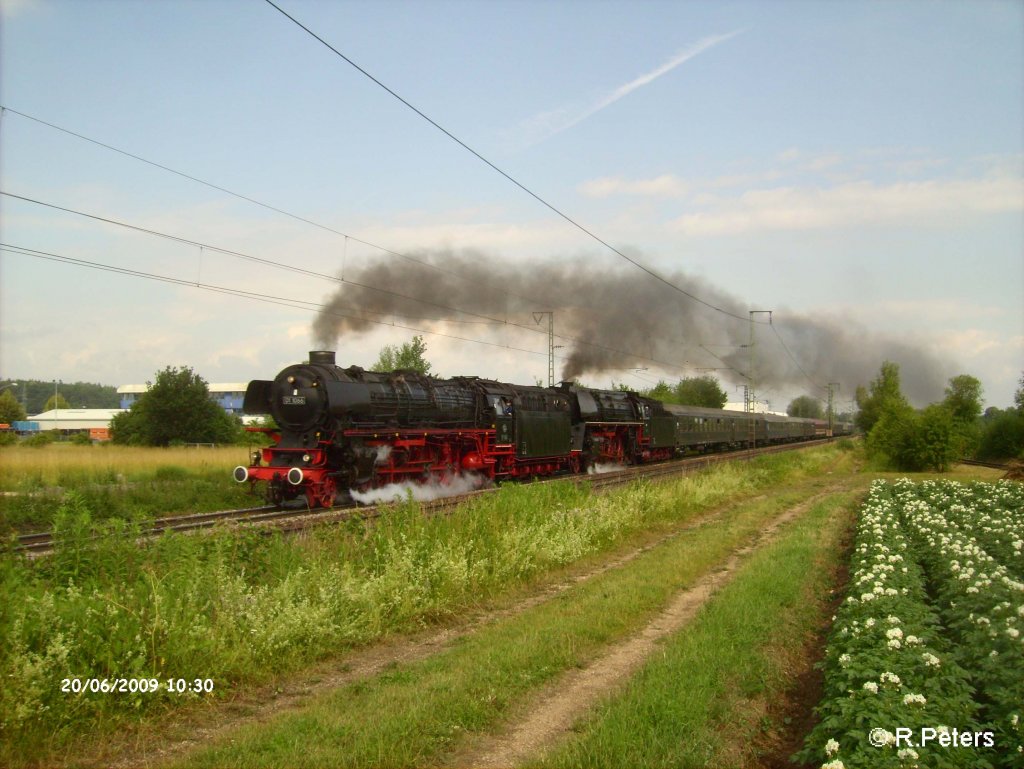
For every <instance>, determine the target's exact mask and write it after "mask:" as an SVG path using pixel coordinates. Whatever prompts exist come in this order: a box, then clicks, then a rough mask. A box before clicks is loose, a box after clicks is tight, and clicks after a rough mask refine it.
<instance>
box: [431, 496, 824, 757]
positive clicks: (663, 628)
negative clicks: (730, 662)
mask: <svg viewBox="0 0 1024 769" xmlns="http://www.w3.org/2000/svg"><path fill="white" fill-rule="evenodd" d="M841 490H842V484H837V485H836V486H835V487H833V488H830V489H829V490H827V491H824V492H819V493H818V494H815V495H814V496H812V497H811V498H810V499H807V500H805V501H804V502H802V503H800V504H799V505H797V506H795V507H792V508H790V509H789V510H787V511H786V512H785V513H783V514H782V515H780V516H778V517H777V518H775V519H774V520H773V521H772V522H771V523H770V524H768V526H766V527H765V528H764V529H762V530H761V531H760V532H759V533H758V534H757V536H756V537H755V538H754V540H753V541H752V542H751V543H750V544H748V545H746V546H745V547H742V548H740V549H738V550H736V551H735V552H734V553H733V554H732V555H731V556H730V557H729V558H728V560H727V561H726V562H725V563H724V564H723V565H722V566H721V567H719V568H718V569H717V570H715V571H712V572H710V573H708V574H707V575H705V576H704V577H703V578H702V579H701V580H700V581H699V582H698V583H697V584H696V585H695V586H693V587H692V588H689V589H687V590H684V591H682V592H681V593H679V594H678V595H677V596H676V597H675V598H674V599H673V600H672V602H671V603H670V604H669V605H668V606H667V607H666V608H665V610H664V611H662V612H661V613H660V614H659V615H658V616H656V617H655V618H654V619H653V620H651V622H650V623H648V625H647V626H646V627H645V628H644V629H643V630H641V631H640V632H639V633H637V634H636V635H634V636H632V637H630V638H628V639H626V640H624V641H621V642H620V643H618V644H616V645H615V646H613V647H612V648H610V649H609V650H608V652H607V653H606V654H605V655H604V656H602V657H601V658H599V659H597V660H596V661H595V662H594V663H593V664H592V665H590V666H588V667H586V668H583V669H581V670H573V671H571V672H569V673H567V674H566V675H564V676H562V677H561V678H559V680H557V681H556V682H554V683H553V684H551V685H549V686H547V687H546V688H545V690H544V691H543V692H541V693H540V694H539V695H538V696H537V697H535V698H533V699H532V700H531V701H530V702H529V703H526V704H525V705H524V706H523V709H522V712H524V713H526V714H527V715H526V716H525V717H524V718H523V719H522V720H520V721H519V722H518V723H515V724H512V725H511V726H510V727H509V728H508V729H507V730H506V731H505V732H504V733H503V734H500V735H497V736H493V737H488V738H483V739H480V740H477V741H476V742H475V744H473V745H471V746H470V747H469V748H468V749H466V750H464V751H462V752H460V753H458V754H457V755H455V756H454V757H453V758H451V759H450V760H448V761H445V764H446V765H449V766H460V767H461V766H472V767H509V766H517V765H519V764H521V763H523V762H524V761H525V760H527V759H530V758H535V757H536V756H537V755H538V754H539V753H541V752H542V751H544V750H545V749H547V748H550V747H552V746H553V745H554V744H555V743H557V742H558V741H559V740H560V739H562V738H563V737H565V736H566V735H567V734H568V733H569V731H570V730H571V728H572V726H573V724H574V723H575V722H576V721H577V720H579V718H580V717H581V716H583V715H584V714H585V713H586V712H587V711H588V710H589V709H590V708H592V707H593V706H594V705H595V704H596V703H597V702H598V701H599V700H601V699H602V698H604V697H605V696H606V695H608V694H609V693H610V692H612V691H614V690H615V689H617V688H618V687H619V686H621V685H622V684H623V683H624V682H625V681H627V680H628V679H629V678H630V677H632V675H633V674H634V673H636V671H637V670H638V669H639V668H640V666H641V665H642V664H643V663H644V662H645V661H646V659H647V658H648V657H649V656H650V655H651V653H652V652H653V651H654V650H655V648H656V646H657V644H658V642H659V641H660V640H661V639H662V638H664V637H666V636H668V635H670V634H672V633H675V632H676V631H678V630H680V629H682V628H683V627H684V626H685V625H686V624H687V623H688V622H689V621H690V620H691V619H693V617H694V616H695V615H696V614H697V612H698V611H699V609H700V608H701V606H703V605H704V603H705V602H707V601H708V599H710V598H711V597H712V596H713V595H714V594H715V593H716V592H717V591H718V590H719V589H721V588H722V587H723V586H724V585H726V584H727V583H728V582H729V581H730V580H731V579H732V578H733V576H734V575H735V573H736V570H737V568H738V567H739V565H740V563H741V561H743V560H744V559H745V558H746V557H747V556H748V555H750V554H751V553H752V552H754V551H755V550H757V549H758V548H760V547H762V546H763V545H764V544H766V543H767V542H768V541H769V540H771V539H772V538H773V537H774V536H775V535H776V534H777V533H778V531H779V529H780V528H781V527H782V526H784V525H785V524H786V523H788V522H789V521H791V520H793V519H795V518H797V517H799V516H800V515H802V514H803V513H805V512H806V511H807V510H809V509H810V508H811V507H812V506H813V505H814V504H815V503H816V502H818V501H819V500H821V499H823V498H825V497H827V496H830V495H832V494H835V493H838V492H839V491H841Z"/></svg>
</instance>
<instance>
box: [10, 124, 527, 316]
mask: <svg viewBox="0 0 1024 769" xmlns="http://www.w3.org/2000/svg"><path fill="white" fill-rule="evenodd" d="M7 112H10V113H11V114H13V115H18V116H19V117H23V118H25V119H26V120H31V121H33V122H34V123H38V124H40V125H44V126H46V127H47V128H52V129H53V130H55V131H60V132H61V133H64V134H67V135H68V136H73V137H75V138H76V139H81V140H82V141H85V142H89V143H90V144H95V145H96V146H97V147H102V148H103V149H106V150H110V151H111V152H116V153H117V154H119V155H123V156H124V157H127V158H131V159H132V160H137V161H139V162H140V163H145V164H146V165H149V166H152V167H153V168H158V169H160V170H161V171H166V172H168V173H171V174H174V175H175V176H180V177H181V178H182V179H187V180H188V181H191V182H195V183H196V184H201V185H203V186H204V187H209V188H210V189H212V190H216V191H218V192H223V193H224V194H225V195H230V196H231V197H234V198H237V199H239V200H244V201H245V202H247V203H252V204H253V205H255V206H259V207H260V208H264V209H266V210H268V211H273V212H274V213H277V214H281V215H282V216H287V217H289V218H290V219H294V220H295V221H297V222H302V223H303V224H308V225H310V226H311V227H316V228H318V229H321V230H324V231H325V232H330V233H332V234H334V235H338V236H340V237H343V238H345V239H346V240H350V241H352V242H353V243H358V244H359V245H361V246H367V247H368V248H373V249H376V250H377V251H380V252H381V253H384V254H388V255H389V256H395V257H398V258H399V259H404V260H406V261H408V262H412V263H413V264H418V265H420V266H421V267H426V268H428V269H431V270H437V271H438V272H440V273H443V274H444V275H448V276H449V277H452V278H458V279H460V280H468V281H470V282H477V281H473V280H472V278H468V277H467V276H466V275H464V274H462V273H458V272H453V271H451V270H446V269H444V268H443V267H439V266H438V265H436V264H433V263H432V262H428V261H426V260H423V259H417V258H416V257H414V256H410V255H409V254H403V253H401V252H400V251H394V250H392V249H390V248H386V247H384V246H381V245H378V244H377V243H371V242H370V241H368V240H363V239H362V238H358V237H356V236H355V235H350V234H348V233H347V232H343V231H341V230H338V229H335V228H334V227H329V226H328V225H326V224H322V223H321V222H317V221H315V220H313V219H308V218H306V217H304V216H300V215H299V214H294V213H292V212H290V211H286V210H285V209H283V208H279V207H278V206H274V205H272V204H270V203H264V202H263V201H261V200H257V199H256V198H253V197H250V196H248V195H243V194H242V193H240V192H235V191H234V190H230V189H228V188H227V187H222V186H221V185H219V184H215V183H213V182H209V181H206V180H205V179H200V178H199V177H198V176H193V175H192V174H188V173H185V172H184V171H179V170H177V169H175V168H171V167H170V166H166V165H164V164H162V163H157V162H156V161H155V160H149V159H147V158H144V157H142V156H141V155H136V154H134V153H132V152H128V151H127V150H123V149H120V148H119V147H115V146H113V145H112V144H107V143H105V142H101V141H99V140H98V139H92V138H90V137H88V136H85V135H84V134H80V133H77V132H76V131H72V130H71V129H69V128H64V127H62V126H59V125H57V124H56V123H51V122H48V121H46V120H43V119H42V118H38V117H34V116H33V115H29V114H27V113H25V112H20V111H18V110H16V109H13V108H11V107H7V106H4V105H2V104H0V115H3V114H5V113H7ZM480 285H489V284H480ZM503 291H504V293H506V294H509V295H511V296H518V298H520V299H523V300H526V301H529V300H528V299H527V297H523V296H519V295H518V294H514V293H512V292H511V291H508V290H507V289H503Z"/></svg>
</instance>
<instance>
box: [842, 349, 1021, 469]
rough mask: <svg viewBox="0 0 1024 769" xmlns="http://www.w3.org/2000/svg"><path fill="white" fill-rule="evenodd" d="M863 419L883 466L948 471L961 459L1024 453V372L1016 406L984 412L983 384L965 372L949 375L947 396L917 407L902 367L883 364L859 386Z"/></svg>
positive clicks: (870, 443)
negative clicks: (904, 384) (904, 382)
mask: <svg viewBox="0 0 1024 769" xmlns="http://www.w3.org/2000/svg"><path fill="white" fill-rule="evenodd" d="M856 399H857V406H858V408H859V413H858V414H857V425H858V427H859V428H860V429H861V431H862V432H863V433H864V435H866V436H867V441H866V443H867V451H868V455H869V456H870V457H871V458H872V460H873V461H874V462H875V463H876V464H877V465H878V466H880V467H886V468H891V469H894V470H900V471H908V472H919V471H923V470H934V471H937V472H945V471H946V470H948V469H949V467H950V465H951V464H953V463H954V462H955V461H956V460H958V459H961V458H964V457H976V458H978V459H984V460H993V459H1000V460H1004V459H1012V458H1024V375H1022V376H1021V379H1020V387H1019V388H1018V389H1017V392H1016V394H1015V396H1014V406H1012V407H1010V408H1008V409H1005V410H1001V409H997V408H989V409H988V410H987V411H985V413H984V414H982V409H981V401H982V387H981V382H979V381H978V380H977V379H976V378H975V377H973V376H970V375H967V374H961V375H960V376H955V377H953V378H952V379H950V380H949V385H948V386H947V387H946V390H945V397H944V398H943V400H942V401H940V402H938V403H932V404H930V405H929V406H926V407H925V408H923V409H915V408H914V407H912V406H911V405H910V403H909V402H908V401H907V399H906V397H905V396H904V395H903V392H902V391H901V389H900V368H899V365H898V364H896V363H893V362H892V361H885V362H884V363H883V364H882V367H881V370H880V371H879V374H878V377H877V378H876V379H874V380H873V381H872V382H871V384H870V385H869V386H868V387H863V386H862V387H858V388H857V395H856Z"/></svg>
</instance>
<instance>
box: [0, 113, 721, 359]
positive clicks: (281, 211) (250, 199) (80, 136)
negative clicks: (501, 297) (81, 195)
mask: <svg viewBox="0 0 1024 769" xmlns="http://www.w3.org/2000/svg"><path fill="white" fill-rule="evenodd" d="M7 112H10V113H11V114H13V115H18V116H19V117H23V118H25V119H26V120H30V121H32V122H35V123H38V124H40V125H44V126H46V127H48V128H52V129H54V130H56V131H59V132H61V133H64V134H67V135H69V136H73V137H75V138H77V139H81V140H83V141H86V142H89V143H90V144H94V145H96V146H98V147H102V148H104V149H107V150H110V151H111V152H115V153H117V154H120V155H123V156H125V157H128V158H131V159H133V160H137V161H139V162H141V163H145V164H146V165H149V166H152V167H154V168H158V169H160V170H162V171H167V172H168V173H171V174H174V175H176V176H180V177H182V178H184V179H187V180H189V181H193V182H196V183H198V184H201V185H204V186H206V187H209V188H210V189H213V190H217V191H219V192H223V193H225V194H227V195H231V196H232V197H235V198H238V199H239V200H244V201H246V202H248V203H252V204H254V205H257V206H260V207H262V208H264V209H267V210H269V211H273V212H275V213H279V214H282V215H284V216H287V217H290V218H292V219H294V220H296V221H299V222H303V223H305V224H309V225H311V226H313V227H317V228H319V229H321V230H325V231H327V232H331V233H333V234H335V235H339V236H341V237H344V238H345V239H346V242H347V241H348V240H352V241H353V242H355V243H359V244H360V245H365V246H368V247H370V248H374V249H377V250H379V251H381V252H382V253H386V254H389V255H391V256H395V257H398V258H401V259H405V260H407V261H410V262H413V263H415V264H418V265H421V266H423V267H427V268H429V269H434V270H437V271H439V272H441V273H443V274H445V275H450V276H453V277H457V278H460V279H463V280H467V281H469V282H471V283H477V284H479V285H487V286H488V287H492V286H491V284H480V283H479V281H474V280H473V279H471V278H469V277H467V276H466V275H465V274H463V273H456V272H452V271H450V270H445V269H444V268H442V267H439V266H437V265H435V264H432V263H431V262H428V261H425V260H421V259H417V258H415V257H412V256H409V255H407V254H403V253H400V252H398V251H393V250H391V249H389V248H386V247H384V246H381V245H378V244H375V243H371V242H369V241H367V240H363V239H361V238H357V237H355V236H353V235H349V234H347V233H345V232H342V231H341V230H337V229H334V228H332V227H329V226H327V225H325V224H321V223H319V222H316V221H314V220H312V219H308V218H306V217H303V216H299V215H298V214H294V213H291V212H289V211H287V210H285V209H282V208H279V207H277V206H274V205H271V204H269V203H265V202H262V201H260V200H257V199H256V198H253V197H250V196H248V195H244V194H242V193H239V192H235V191H233V190H230V189H228V188H227V187H224V186H221V185H219V184H215V183H213V182H210V181H206V180H204V179H201V178H199V177H197V176H193V175H191V174H188V173H185V172H184V171H179V170H177V169H174V168H171V167H170V166H167V165H164V164H162V163H158V162H156V161H153V160H149V159H147V158H144V157H142V156H141V155H137V154H135V153H132V152H129V151H127V150H124V149H121V148H119V147H115V146H113V145H112V144H108V143H106V142H102V141H99V140H98V139H93V138H91V137H88V136H85V135H84V134H81V133H78V132H77V131H72V130H71V129H69V128H65V127H63V126H59V125H57V124H55V123H52V122H50V121H47V120H43V119H42V118H39V117H35V116H33V115H29V114H28V113H25V112H21V111H19V110H16V109H14V108H12V107H8V106H5V105H2V104H0V114H6V113H7ZM442 130H443V129H442ZM0 194H7V195H8V196H9V197H14V198H18V199H21V200H24V201H27V202H31V203H36V204H38V205H44V206H48V207H50V208H54V209H57V210H60V211H66V212H68V213H74V214H78V215H80V216H85V217H88V218H91V219H95V220H97V221H102V222H105V223H108V224H116V225H119V226H123V227H128V228H130V229H135V230H137V231H140V232H145V233H148V234H152V235H158V236H160V237H164V238H168V239H171V240H176V241H178V242H181V243H185V244H188V245H193V246H200V247H202V246H204V245H205V246H206V247H207V248H211V249H214V250H217V251H219V252H220V253H224V254H228V255H230V256H236V257H238V258H241V259H247V260H249V261H255V262H261V263H263V264H269V265H271V266H275V267H280V268H283V269H289V270H292V271H295V272H300V273H304V274H307V275H310V276H313V277H319V278H324V279H326V280H332V281H335V282H342V283H347V284H349V285H354V286H358V287H361V288H367V289H369V290H372V291H378V292H383V293H390V294H391V295H393V296H398V297H402V298H408V299H413V300H414V301H418V302H422V301H423V300H419V299H415V298H413V297H407V296H406V295H403V294H399V293H397V292H393V291H387V290H385V289H380V288H377V287H374V286H368V285H364V284H360V283H357V282H355V281H352V280H347V279H345V278H344V275H342V276H341V278H336V277H335V276H331V275H325V274H323V273H319V272H315V271H312V270H306V269H304V268H299V267H292V266H288V265H280V264H277V263H273V262H270V261H269V260H264V259H260V258H259V257H253V256H249V255H247V254H241V253H238V252H234V251H231V250H229V249H223V248H220V247H215V246H209V245H207V244H200V243H198V242H196V241H193V240H190V239H188V238H184V237H180V236H176V235H168V234H166V233H159V232H156V231H153V230H148V229H146V228H143V227H137V226H135V225H129V224H126V223H124V222H119V221H117V220H113V219H109V218H105V217H101V216H96V215H92V214H87V213H83V212H81V211H75V210H73V209H68V208H63V207H61V206H57V205H54V204H50V203H43V202H42V201H38V200H33V199H31V198H26V197H23V196H20V195H14V194H13V193H0ZM499 290H500V291H501V292H502V293H505V294H507V295H509V296H515V297H517V298H519V299H523V300H525V301H532V300H530V299H529V298H527V297H524V296H522V295H520V294H517V293H515V292H514V291H510V290H508V289H507V288H506V287H501V288H500V289H499ZM435 306H438V307H442V308H443V309H450V310H452V311H454V312H467V314H470V315H477V313H472V312H468V311H464V310H460V309H458V308H452V307H449V306H447V305H435ZM479 317H483V318H485V319H486V320H487V321H488V322H492V323H501V324H507V325H513V326H518V327H520V328H526V329H528V330H530V331H537V332H538V333H545V332H544V331H543V330H540V329H533V328H530V327H529V326H527V325H524V324H520V323H509V322H508V320H507V318H506V319H505V320H499V319H497V318H492V317H491V316H487V315H484V316H479ZM737 317H738V316H737ZM413 319H414V320H432V319H428V318H413ZM441 320H442V322H461V323H469V322H471V321H459V320H454V319H453V320H450V321H449V320H444V319H441ZM555 336H556V338H558V339H561V340H563V341H571V342H576V343H579V344H585V345H587V346H590V347H595V348H597V349H603V350H605V351H608V352H614V353H617V354H629V355H631V354H632V353H626V352H625V351H622V350H617V349H615V348H612V347H607V346H605V345H601V344H598V343H596V342H589V341H585V340H582V339H579V338H577V337H572V336H566V335H563V334H555ZM665 341H668V342H670V343H672V344H676V345H679V346H682V347H693V345H687V343H686V342H684V341H683V340H679V339H666V340H665ZM645 360H649V361H650V362H655V363H659V364H660V365H667V366H670V367H672V368H676V369H679V370H685V367H681V366H677V365H675V364H671V363H667V362H665V361H657V360H655V359H653V358H650V359H645Z"/></svg>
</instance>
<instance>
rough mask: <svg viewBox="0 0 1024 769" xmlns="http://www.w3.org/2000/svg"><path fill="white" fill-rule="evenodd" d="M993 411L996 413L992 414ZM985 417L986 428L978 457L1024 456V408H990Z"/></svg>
mask: <svg viewBox="0 0 1024 769" xmlns="http://www.w3.org/2000/svg"><path fill="white" fill-rule="evenodd" d="M993 411H994V412H996V413H993V414H990V412H993ZM985 417H986V424H985V429H984V431H983V432H982V434H981V440H980V441H979V444H978V453H977V456H978V459H983V460H995V459H1013V458H1015V457H1020V458H1024V410H1022V409H1017V408H1011V409H1006V411H999V410H998V409H989V410H988V411H986V412H985Z"/></svg>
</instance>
